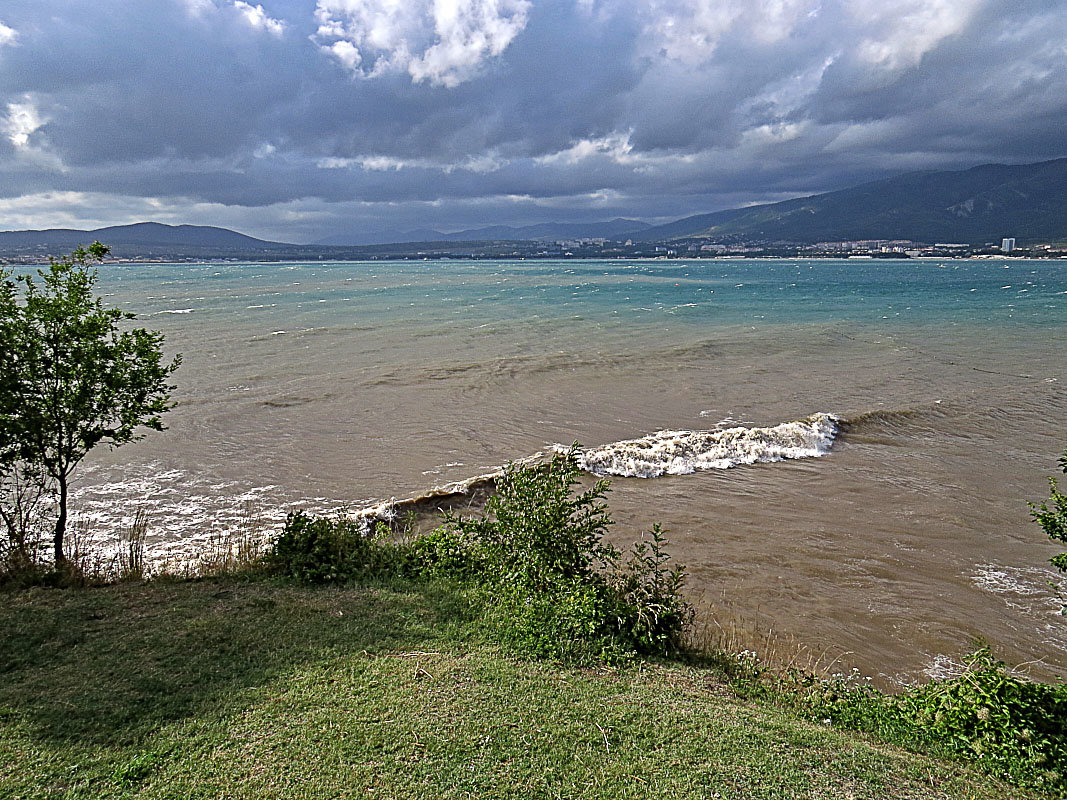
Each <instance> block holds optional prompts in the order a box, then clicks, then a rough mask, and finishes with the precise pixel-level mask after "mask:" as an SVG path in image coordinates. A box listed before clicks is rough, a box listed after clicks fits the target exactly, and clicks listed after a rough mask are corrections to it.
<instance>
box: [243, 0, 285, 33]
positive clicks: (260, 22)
mask: <svg viewBox="0 0 1067 800" xmlns="http://www.w3.org/2000/svg"><path fill="white" fill-rule="evenodd" d="M233 7H234V8H236V9H237V11H238V12H239V13H240V15H241V17H243V18H244V20H245V22H247V23H248V24H249V25H250V26H251V27H252V28H253V29H254V30H257V31H266V32H267V33H270V34H272V35H274V36H281V35H282V34H283V33H284V32H285V23H284V22H282V21H281V20H277V19H274V18H273V17H270V16H268V15H267V12H265V11H264V10H263V6H258V5H257V6H253V5H250V4H249V3H246V2H244V0H234V2H233Z"/></svg>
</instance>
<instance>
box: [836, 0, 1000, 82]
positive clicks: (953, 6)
mask: <svg viewBox="0 0 1067 800" xmlns="http://www.w3.org/2000/svg"><path fill="white" fill-rule="evenodd" d="M981 5H982V0H893V2H886V0H848V2H847V3H846V7H847V11H848V12H849V13H850V14H851V15H852V17H853V18H854V19H855V21H856V22H857V24H858V25H862V31H863V32H865V33H866V35H865V36H863V37H862V38H861V39H860V41H859V43H858V45H857V48H856V52H857V55H859V57H860V58H862V59H864V60H865V61H867V62H869V63H871V64H875V65H878V66H881V67H884V68H886V69H889V70H896V69H900V68H905V67H910V66H914V65H915V64H918V63H919V60H920V59H921V58H922V57H923V55H924V54H926V53H927V52H929V51H930V50H932V49H933V48H934V47H935V46H937V44H938V43H939V42H941V40H942V39H945V38H946V37H949V36H952V35H954V34H957V33H959V32H961V31H962V30H963V29H964V27H966V25H967V24H968V23H969V22H970V20H971V18H972V17H973V15H974V14H975V12H977V11H978V9H979V7H980V6H981Z"/></svg>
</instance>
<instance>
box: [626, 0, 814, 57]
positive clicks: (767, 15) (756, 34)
mask: <svg viewBox="0 0 1067 800" xmlns="http://www.w3.org/2000/svg"><path fill="white" fill-rule="evenodd" d="M820 10H821V6H820V4H819V2H818V1H817V0H652V2H650V3H648V4H642V5H640V6H639V8H638V9H637V13H639V14H640V15H641V16H642V17H643V18H644V20H645V25H644V27H645V34H646V41H647V45H648V48H649V49H651V50H652V51H654V52H655V53H657V54H661V55H664V56H666V57H667V58H669V59H672V60H675V61H680V62H683V63H688V64H697V63H700V62H702V61H705V60H707V59H708V58H710V57H711V56H712V55H713V53H714V52H715V50H716V48H717V47H718V46H719V43H720V42H721V41H722V40H723V39H724V38H726V37H731V36H738V37H741V38H742V39H744V40H755V41H758V42H762V43H774V42H777V41H781V40H782V39H785V38H787V37H788V36H789V35H790V34H791V33H792V32H793V31H794V29H795V28H796V26H797V25H798V23H799V22H801V21H803V20H805V19H809V18H811V17H813V16H816V15H818V14H819V12H820Z"/></svg>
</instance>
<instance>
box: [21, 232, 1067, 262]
mask: <svg viewBox="0 0 1067 800" xmlns="http://www.w3.org/2000/svg"><path fill="white" fill-rule="evenodd" d="M251 241H256V240H251ZM105 243H108V242H105ZM261 244H264V245H266V244H268V243H266V242H263V243H261ZM269 244H270V245H271V246H269V247H257V246H254V245H252V246H249V245H244V246H240V247H228V246H224V245H223V246H220V245H205V244H196V245H194V244H187V243H170V244H164V243H152V244H136V243H122V242H121V241H119V242H115V243H114V244H113V247H112V257H111V258H110V259H109V260H112V261H118V262H123V261H128V262H152V261H155V262H161V263H162V262H188V261H203V260H208V261H291V260H292V261H343V260H355V261H384V260H394V259H399V260H438V259H568V258H575V259H579V258H659V259H672V258H686V259H693V258H856V259H874V258H1004V257H1011V258H1067V242H1059V243H1045V244H1036V245H1030V246H1019V245H1017V244H1016V240H1015V239H1014V238H1012V237H1007V238H1004V239H1002V240H1001V241H999V242H986V243H983V244H981V245H973V244H966V243H958V242H934V243H924V242H915V241H911V240H908V239H858V240H842V241H824V242H815V243H814V244H805V243H799V242H787V241H759V240H756V241H752V240H746V239H741V238H736V239H720V240H714V239H709V238H701V237H691V238H684V239H678V240H664V241H659V242H655V241H652V242H649V241H634V240H633V239H625V240H622V241H616V240H612V239H607V238H602V237H589V238H574V239H556V240H496V241H468V242H462V241H460V242H401V243H395V244H378V245H361V246H334V245H298V244H288V245H287V244H280V243H269ZM69 249H70V248H69V246H67V247H64V246H58V245H54V244H51V245H50V244H43V243H38V244H36V245H33V246H28V247H27V246H21V247H0V263H9V264H39V263H42V262H45V261H47V260H48V258H49V257H56V256H59V255H61V254H62V253H64V252H67V251H68V250H69Z"/></svg>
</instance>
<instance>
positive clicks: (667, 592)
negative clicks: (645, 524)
mask: <svg viewBox="0 0 1067 800" xmlns="http://www.w3.org/2000/svg"><path fill="white" fill-rule="evenodd" d="M650 536H651V539H650V541H639V542H635V543H634V545H633V549H632V550H631V551H630V556H629V559H628V561H627V562H626V564H625V566H624V567H623V568H622V569H617V570H615V571H614V573H613V574H612V576H611V583H612V589H613V590H614V592H615V595H616V598H617V601H618V602H617V603H616V620H617V625H618V628H619V632H620V634H621V635H622V636H623V637H624V638H625V639H627V640H629V641H630V642H632V643H633V645H634V646H635V647H636V649H637V650H638V651H639V652H642V653H664V652H669V651H672V650H677V649H678V648H679V646H680V645H681V634H682V633H683V631H684V630H685V629H686V628H687V627H688V626H689V624H690V623H691V622H692V621H693V607H692V606H691V605H689V604H688V603H686V602H685V601H684V600H683V599H682V593H681V592H682V586H683V584H684V583H685V566H684V565H682V564H674V565H668V562H669V561H670V556H669V555H667V553H665V552H664V550H663V546H664V545H665V544H666V543H667V542H666V538H665V537H664V533H663V529H662V528H661V527H660V525H659V523H657V524H655V525H653V526H652V530H651V532H650Z"/></svg>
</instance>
